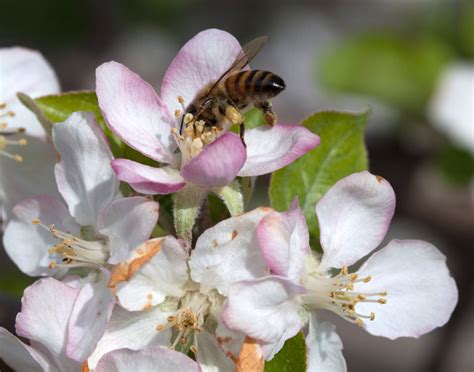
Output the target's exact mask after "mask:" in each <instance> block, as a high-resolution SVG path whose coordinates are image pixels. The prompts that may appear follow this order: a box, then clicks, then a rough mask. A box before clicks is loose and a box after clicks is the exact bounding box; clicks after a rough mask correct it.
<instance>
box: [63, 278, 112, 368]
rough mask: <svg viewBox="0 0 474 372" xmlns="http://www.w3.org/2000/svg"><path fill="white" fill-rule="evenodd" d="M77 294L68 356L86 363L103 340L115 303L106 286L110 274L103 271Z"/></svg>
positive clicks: (70, 328)
mask: <svg viewBox="0 0 474 372" xmlns="http://www.w3.org/2000/svg"><path fill="white" fill-rule="evenodd" d="M94 279H95V280H91V281H89V282H88V283H86V284H85V285H84V286H83V287H82V288H81V289H80V291H79V294H78V295H77V298H76V301H75V302H74V307H73V309H72V314H71V318H70V320H69V328H68V332H69V338H68V343H67V349H66V350H67V355H68V357H69V358H72V359H74V360H77V361H78V362H81V361H84V360H86V359H87V358H88V357H89V356H90V355H91V354H92V352H93V351H94V349H95V347H96V345H97V342H98V341H99V340H100V339H101V338H102V335H103V334H104V332H105V328H106V327H107V322H108V321H109V319H110V316H111V315H112V309H113V307H114V304H115V300H114V296H113V295H112V291H111V290H110V288H109V287H108V286H107V284H108V282H109V279H110V273H109V272H108V271H106V270H105V269H104V270H102V272H101V274H99V275H97V276H96V277H95V278H94Z"/></svg>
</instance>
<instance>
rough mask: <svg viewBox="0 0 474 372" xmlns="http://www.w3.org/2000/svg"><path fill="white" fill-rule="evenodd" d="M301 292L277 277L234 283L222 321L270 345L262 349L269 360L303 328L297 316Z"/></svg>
mask: <svg viewBox="0 0 474 372" xmlns="http://www.w3.org/2000/svg"><path fill="white" fill-rule="evenodd" d="M302 293H305V289H304V288H303V287H301V286H298V285H295V284H293V283H292V282H290V281H289V280H287V279H285V278H282V277H278V276H270V277H266V278H262V279H257V280H253V281H242V282H238V283H234V284H233V285H232V286H231V287H230V288H229V292H228V297H227V303H226V304H225V306H224V310H223V314H222V320H223V321H224V324H225V325H226V326H227V327H228V328H230V329H233V330H236V331H239V332H242V333H244V334H246V335H247V336H250V337H252V338H254V339H256V340H258V341H261V342H262V343H264V344H271V347H268V345H267V347H266V348H263V349H262V351H263V353H264V357H265V359H267V360H269V359H271V358H272V357H273V356H274V355H275V354H276V353H277V352H278V351H279V350H280V349H281V348H282V347H283V344H284V343H285V341H286V340H287V339H289V338H291V337H293V336H294V335H296V334H297V333H298V332H299V331H300V330H301V328H302V327H303V322H302V321H301V319H300V317H299V315H298V313H299V311H300V308H301V300H300V298H299V295H301V294H302Z"/></svg>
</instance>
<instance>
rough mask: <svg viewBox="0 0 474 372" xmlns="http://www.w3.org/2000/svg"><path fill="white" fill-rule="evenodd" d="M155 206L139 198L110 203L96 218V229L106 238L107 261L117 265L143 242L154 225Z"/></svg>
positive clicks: (155, 218) (156, 214) (122, 199)
mask: <svg viewBox="0 0 474 372" xmlns="http://www.w3.org/2000/svg"><path fill="white" fill-rule="evenodd" d="M158 210H159V204H158V203H156V202H154V201H152V200H150V199H147V198H143V197H140V196H135V197H130V198H121V199H117V200H114V201H113V202H112V203H111V204H109V205H108V206H107V207H106V208H105V209H104V210H102V212H101V213H100V215H99V220H98V222H97V228H98V230H99V232H100V233H102V234H104V235H105V236H107V238H108V245H109V247H110V251H111V252H110V254H111V257H110V259H109V263H111V264H117V263H119V262H120V261H123V260H124V259H125V258H127V256H128V255H129V254H130V252H131V250H132V249H133V248H135V247H137V246H138V245H139V244H141V243H143V242H144V241H145V240H147V239H148V238H149V237H150V235H151V232H152V231H153V228H154V227H155V225H156V222H157V221H158Z"/></svg>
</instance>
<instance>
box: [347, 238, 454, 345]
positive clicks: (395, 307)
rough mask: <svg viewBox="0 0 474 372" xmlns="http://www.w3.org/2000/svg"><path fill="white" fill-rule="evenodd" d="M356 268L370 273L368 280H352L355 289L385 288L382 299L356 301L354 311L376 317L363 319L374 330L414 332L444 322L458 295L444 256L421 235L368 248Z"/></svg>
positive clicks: (378, 332) (391, 333)
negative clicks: (377, 248)
mask: <svg viewBox="0 0 474 372" xmlns="http://www.w3.org/2000/svg"><path fill="white" fill-rule="evenodd" d="M358 274H359V276H360V277H366V276H367V275H371V277H372V280H371V281H370V282H368V283H357V284H356V286H355V288H354V290H356V291H360V292H370V293H374V292H375V293H377V292H382V291H387V296H386V297H385V298H386V300H387V303H386V304H378V303H365V302H361V303H358V304H357V306H356V311H357V312H359V313H362V314H370V312H372V311H373V312H374V313H375V320H374V321H366V322H365V328H366V329H367V331H368V332H369V333H371V334H373V335H376V336H384V337H388V338H390V339H395V338H398V337H419V336H421V335H423V334H425V333H427V332H430V331H432V330H433V329H434V328H436V327H441V326H443V325H444V324H445V323H446V322H447V321H448V320H449V318H450V316H451V313H452V312H453V310H454V308H455V306H456V303H457V301H458V290H457V287H456V283H455V282H454V279H453V278H452V277H451V276H450V275H449V270H448V268H447V266H446V257H445V256H444V255H443V254H442V253H441V252H439V251H438V250H437V249H436V248H435V247H434V246H433V245H431V244H429V243H427V242H423V241H420V240H392V241H391V242H390V243H389V244H388V245H387V246H386V247H384V248H383V249H381V250H380V251H378V252H376V253H375V254H373V255H372V256H371V257H370V258H369V259H368V260H367V261H366V262H365V263H364V265H362V267H361V268H360V270H359V271H358Z"/></svg>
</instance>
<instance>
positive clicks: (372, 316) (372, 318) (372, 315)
mask: <svg viewBox="0 0 474 372" xmlns="http://www.w3.org/2000/svg"><path fill="white" fill-rule="evenodd" d="M374 319H375V313H373V312H372V313H370V320H374Z"/></svg>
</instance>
